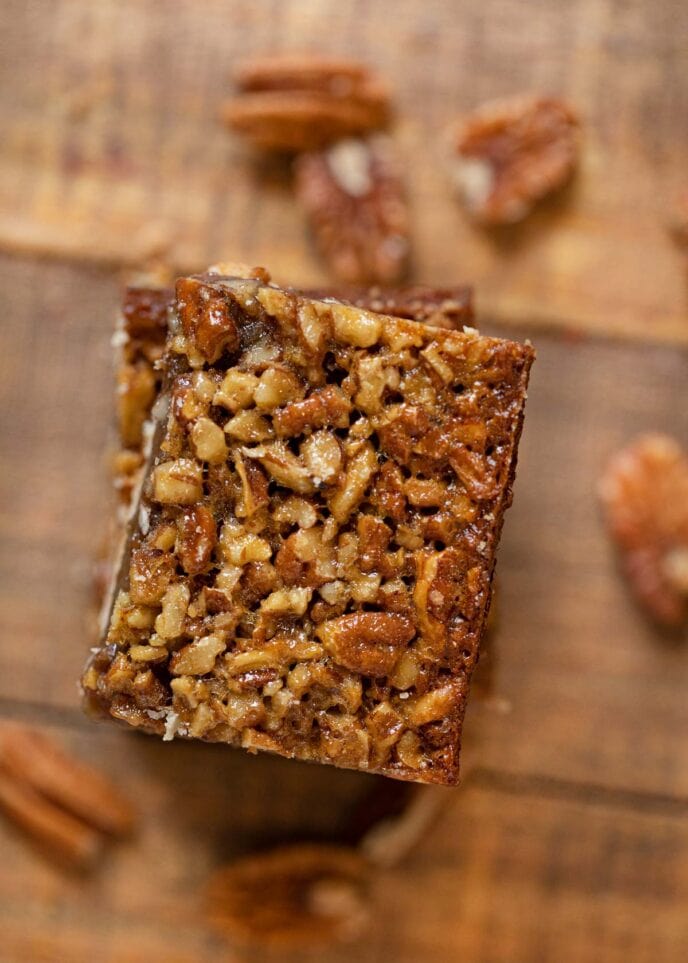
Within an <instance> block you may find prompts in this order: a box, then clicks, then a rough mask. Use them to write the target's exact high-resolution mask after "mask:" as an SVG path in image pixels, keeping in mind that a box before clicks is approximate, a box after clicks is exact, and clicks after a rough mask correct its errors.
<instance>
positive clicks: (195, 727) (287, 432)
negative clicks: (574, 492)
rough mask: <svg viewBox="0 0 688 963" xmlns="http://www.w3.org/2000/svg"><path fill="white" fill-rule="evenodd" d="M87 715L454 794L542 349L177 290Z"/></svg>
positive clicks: (195, 287)
mask: <svg viewBox="0 0 688 963" xmlns="http://www.w3.org/2000/svg"><path fill="white" fill-rule="evenodd" d="M170 319H171V321H170V324H171V329H170V334H169V337H168V341H167V348H166V354H165V364H164V368H165V381H164V385H163V391H162V394H161V396H160V398H159V399H158V401H157V403H156V405H155V410H156V414H157V425H156V428H155V430H154V433H153V437H152V439H151V445H152V451H151V453H150V457H149V461H148V464H147V466H146V467H145V469H144V480H143V486H142V490H141V492H140V495H139V496H138V497H136V498H135V500H134V501H135V504H134V514H133V518H134V521H133V522H132V524H131V530H130V532H129V538H128V544H127V547H126V549H125V551H124V553H123V558H122V564H121V566H120V570H119V572H118V573H117V578H116V585H115V591H114V593H113V602H112V606H111V609H110V611H109V615H108V622H107V626H106V628H105V631H104V637H103V641H102V646H101V648H100V649H99V651H98V652H97V653H96V655H95V656H94V658H93V659H92V660H91V662H90V664H89V666H88V667H87V669H86V671H85V674H84V678H83V685H84V689H85V691H86V693H87V696H88V701H89V702H90V704H91V705H92V706H93V707H99V708H100V709H101V710H103V711H105V712H106V713H108V714H109V715H111V716H113V717H115V718H117V719H121V720H124V721H125V722H127V723H129V724H130V725H132V726H136V727H139V728H143V729H145V730H148V731H151V732H154V733H158V734H160V735H163V736H165V737H167V738H171V737H172V736H174V735H178V736H185V737H190V738H196V739H204V740H207V741H213V742H226V743H230V744H232V745H237V746H243V747H244V748H247V749H249V750H257V749H264V750H268V751H272V752H276V753H279V754H281V755H285V756H289V757H294V758H298V759H306V760H311V761H316V762H325V763H332V764H335V765H338V766H345V767H350V768H355V769H363V770H367V771H369V772H378V773H383V774H385V775H389V776H395V777H398V778H402V779H411V780H416V781H420V782H438V783H449V784H451V783H454V782H456V779H457V776H458V754H459V741H460V730H461V722H462V718H463V712H464V708H465V702H466V696H467V691H468V684H469V680H470V675H471V672H472V669H473V667H474V665H475V662H476V659H477V655H478V644H479V640H480V635H481V632H482V628H483V625H484V622H485V617H486V614H487V609H488V606H489V597H490V582H491V578H492V571H493V567H494V555H495V549H496V543H497V540H498V536H499V532H500V529H501V524H502V517H503V513H504V510H505V509H506V507H507V506H508V504H509V500H510V497H511V483H512V481H513V474H514V468H515V462H516V448H517V444H518V436H519V433H520V428H521V422H522V415H523V405H524V400H525V390H526V383H527V378H528V370H529V368H530V364H531V362H532V358H533V353H532V350H531V348H530V347H528V346H523V345H519V344H514V343H511V342H507V341H501V340H497V339H493V338H484V337H480V336H479V335H478V334H477V333H476V332H473V331H471V330H468V331H466V332H459V331H456V330H450V329H446V328H445V329H442V328H437V327H431V326H430V325H427V324H424V323H419V322H417V321H414V320H408V319H404V318H398V317H397V318H395V317H391V316H385V315H382V314H378V313H375V312H373V311H369V310H366V309H365V308H361V307H358V306H354V305H353V304H350V303H345V302H343V301H339V300H335V299H333V298H325V299H322V300H318V299H317V298H313V297H306V296H304V295H301V294H298V293H296V292H293V291H287V290H281V289H279V288H277V287H275V286H273V285H271V284H270V283H269V281H268V278H267V276H266V275H265V274H264V273H261V272H256V274H255V276H252V277H227V276H223V275H221V274H215V273H209V274H207V275H204V276H198V277H189V278H184V279H182V280H180V281H179V282H178V283H177V287H176V296H175V299H174V304H173V306H172V309H171V311H170Z"/></svg>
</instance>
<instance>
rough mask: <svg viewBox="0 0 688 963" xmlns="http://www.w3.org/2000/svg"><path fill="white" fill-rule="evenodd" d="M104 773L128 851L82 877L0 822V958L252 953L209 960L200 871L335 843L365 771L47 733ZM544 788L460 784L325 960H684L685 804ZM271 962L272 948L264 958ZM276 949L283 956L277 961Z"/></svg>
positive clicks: (214, 946) (139, 740) (73, 960)
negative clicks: (121, 809)
mask: <svg viewBox="0 0 688 963" xmlns="http://www.w3.org/2000/svg"><path fill="white" fill-rule="evenodd" d="M59 735H60V738H62V739H66V740H67V742H68V743H69V744H70V746H71V747H72V748H73V749H74V750H75V751H78V753H79V754H80V755H81V756H82V757H83V758H87V759H91V760H93V761H94V762H99V764H100V765H106V766H107V769H108V770H109V771H110V773H112V774H113V775H115V777H116V778H117V779H118V781H119V782H120V783H121V785H122V786H123V787H126V789H127V791H128V792H129V793H131V794H132V796H133V798H135V799H136V801H137V805H138V806H139V807H140V811H141V815H142V827H141V832H140V834H139V837H138V838H137V839H136V841H135V842H133V843H132V844H128V845H124V846H120V847H118V848H116V849H114V850H113V851H112V853H111V854H110V857H109V859H108V861H107V864H106V865H105V866H104V867H103V870H102V871H101V872H100V873H99V874H96V876H94V877H92V878H86V879H80V878H78V877H70V876H66V875H65V874H64V873H63V872H62V871H60V870H59V869H58V868H56V867H55V866H53V865H52V864H50V863H48V862H46V861H44V860H43V859H41V858H40V857H39V856H37V855H36V853H35V852H34V851H33V850H32V849H31V848H29V847H27V846H26V844H25V843H24V841H23V840H21V839H20V838H19V837H17V836H16V835H15V834H13V833H12V832H11V831H10V830H9V829H7V828H6V827H5V826H4V825H0V845H2V851H3V865H2V870H1V871H0V931H1V932H2V934H3V953H4V954H5V955H4V956H3V959H7V960H12V963H18V961H24V960H26V961H29V960H31V961H34V960H46V961H47V960H50V961H52V960H57V959H59V960H60V961H61V963H85V961H90V960H93V959H98V960H99V961H100V960H103V961H106V963H115V961H116V963H121V961H126V963H139V961H141V963H142V961H144V960H147V959H151V958H153V957H155V958H161V959H165V960H167V959H169V960H172V961H176V963H182V961H183V963H190V961H192V960H197V959H206V958H219V959H230V960H231V959H240V960H245V961H248V960H256V959H263V958H264V957H263V956H262V954H260V953H257V952H256V951H255V949H253V950H250V951H248V952H246V953H239V952H237V953H236V955H234V954H233V953H232V952H231V951H230V952H225V950H224V949H223V944H222V943H221V942H220V941H219V940H218V939H217V938H215V937H214V936H213V935H212V934H211V933H210V931H209V930H208V928H207V926H206V924H205V922H204V919H203V914H202V892H203V886H204V884H205V881H206V879H207V876H208V873H209V872H211V871H212V869H213V868H214V867H215V866H217V865H219V864H221V863H222V862H223V861H225V860H226V859H228V858H229V857H231V855H232V854H234V853H236V852H239V851H242V850H245V849H247V848H253V847H255V846H259V845H261V844H263V845H264V844H265V843H266V842H268V841H274V840H275V839H281V840H284V839H289V838H293V837H294V836H301V837H303V836H304V835H305V836H308V837H310V838H317V837H318V836H321V835H327V836H328V837H331V836H333V835H334V836H335V837H336V835H337V832H338V830H339V825H338V821H337V820H338V819H340V820H341V818H342V816H343V815H344V814H345V813H346V811H347V807H348V806H350V805H351V804H352V803H353V802H354V800H355V797H356V796H357V795H360V792H361V789H362V787H363V786H365V787H367V786H369V785H371V784H372V783H374V782H375V781H376V780H375V779H374V778H373V777H365V776H360V775H355V774H347V773H339V772H336V771H335V770H329V769H322V768H319V767H315V766H313V767H308V766H306V765H304V764H299V763H287V762H285V761H283V760H279V759H268V758H265V757H263V758H256V759H247V758H246V757H245V756H243V755H241V754H240V753H236V752H223V751H222V749H219V748H218V747H207V746H206V747H190V746H188V745H182V744H179V743H174V744H171V745H163V744H161V743H157V742H154V741H152V740H148V739H144V738H143V737H137V736H131V735H126V734H122V733H116V732H114V731H113V730H111V729H108V728H105V727H103V728H101V729H99V730H98V729H87V730H79V731H74V730H72V731H64V730H63V731H62V732H60V733H59ZM545 789H546V787H544V788H543V787H542V786H538V784H537V783H534V784H533V785H532V786H530V787H528V786H527V785H521V786H510V785H509V783H508V781H504V780H502V781H501V782H498V783H494V782H488V781H486V780H485V779H484V778H483V779H481V778H479V776H478V775H476V778H475V779H474V780H473V781H470V780H469V782H468V783H467V785H466V787H465V788H464V789H459V790H457V791H455V792H452V791H451V790H450V791H448V799H450V800H451V802H450V803H449V808H448V809H447V810H446V811H445V812H444V813H443V814H442V816H441V817H440V819H439V821H438V822H437V824H436V825H435V827H434V828H433V829H432V830H431V831H430V832H429V834H428V836H427V838H426V839H424V840H423V842H422V843H421V844H420V845H419V846H418V848H417V849H416V851H415V852H414V853H413V854H412V855H411V856H410V857H409V858H408V859H407V861H406V862H405V863H404V864H403V865H402V866H401V867H398V868H396V869H392V870H389V871H384V872H382V871H379V872H378V873H377V874H376V875H375V877H374V880H373V890H372V897H371V911H372V915H373V920H374V925H373V927H372V928H371V930H370V931H369V932H368V933H367V934H366V936H365V938H364V939H363V940H362V941H361V942H359V943H357V944H355V945H354V946H351V947H346V948H341V949H340V948H333V949H332V950H331V951H328V952H323V953H319V954H318V956H317V958H318V959H319V960H323V961H325V963H328V961H329V963H344V961H346V960H350V959H352V958H354V956H355V958H356V959H360V960H361V961H362V963H374V961H378V960H380V959H386V958H389V959H395V960H399V961H400V963H418V961H420V960H422V961H423V963H444V961H448V960H454V959H467V960H470V961H471V963H492V961H497V960H509V963H521V961H522V963H537V961H543V963H544V961H550V960H554V959H556V960H557V961H561V963H587V961H588V960H591V959H596V960H604V961H605V963H617V961H618V963H627V961H628V960H631V959H632V960H633V963H675V961H677V960H680V959H683V958H685V955H686V953H688V926H687V924H686V918H685V904H686V899H688V816H687V814H686V811H685V807H684V808H683V809H682V810H681V809H676V808H674V809H668V808H667V807H662V806H658V805H652V804H651V803H648V804H646V805H633V806H629V805H628V803H627V801H626V800H624V799H623V798H622V797H618V796H615V795H614V794H609V795H608V797H607V798H606V799H603V800H600V799H599V798H592V799H591V798H587V797H586V795H585V793H584V792H579V793H577V794H576V795H575V796H571V795H569V797H568V798H567V797H566V794H564V795H563V796H555V797H548V796H547V794H546V791H545ZM269 958H271V959H272V958H274V957H269ZM277 958H279V959H280V960H281V959H284V960H287V959H292V958H294V959H298V958H303V957H302V956H298V955H296V956H294V957H290V956H289V955H288V954H278V956H277Z"/></svg>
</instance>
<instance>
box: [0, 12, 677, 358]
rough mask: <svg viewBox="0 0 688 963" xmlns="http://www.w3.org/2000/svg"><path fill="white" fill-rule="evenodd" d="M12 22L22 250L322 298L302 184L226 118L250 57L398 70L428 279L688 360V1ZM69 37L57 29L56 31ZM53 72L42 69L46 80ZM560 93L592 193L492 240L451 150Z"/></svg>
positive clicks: (5, 61)
mask: <svg viewBox="0 0 688 963" xmlns="http://www.w3.org/2000/svg"><path fill="white" fill-rule="evenodd" d="M617 7H618V4H617V3H616V0H572V2H570V3H563V2H559V3H554V4H553V3H550V2H549V0H533V2H531V3H529V4H528V5H527V7H524V5H523V4H522V3H521V2H520V0H490V2H488V3H468V2H462V3H460V4H458V5H455V4H449V3H447V2H446V0H427V2H425V3H422V4H420V3H417V2H416V0H399V2H397V3H395V5H394V24H393V35H392V34H391V33H390V28H391V25H390V22H389V5H388V4H387V3H385V2H384V0H373V2H369V0H353V2H350V3H348V4H344V5H342V4H340V3H336V2H335V0H321V2H320V3H318V4H317V5H316V4H313V3H312V2H310V0H290V2H289V3H280V2H275V0H257V2H252V3H248V2H234V3H232V4H226V3H224V2H222V0H207V2H205V3H204V4H203V12H202V15H199V10H198V4H197V3H195V2H193V0H167V2H166V3H165V4H159V3H155V2H154V0H146V2H137V0H124V2H115V0H104V2H100V3H98V4H92V3H89V2H87V0H28V2H26V0H6V2H5V4H4V12H5V17H4V21H5V23H4V27H5V29H4V30H3V37H2V41H0V43H1V44H2V46H1V47H0V54H1V56H0V81H2V83H0V110H1V111H2V116H3V120H4V126H3V138H2V143H1V145H0V212H1V213H0V246H2V247H4V248H5V249H7V250H11V251H27V252H34V253H35V252H42V253H45V254H48V255H53V256H61V257H73V258H76V259H80V260H94V261H98V262H104V263H110V264H112V263H114V264H121V263H131V262H136V261H138V260H140V259H142V258H144V257H146V256H150V255H152V254H156V253H158V252H164V253H165V254H166V255H167V256H168V257H169V258H170V259H171V260H172V261H173V262H175V263H177V264H178V265H179V266H181V267H184V268H199V267H203V266H205V265H207V264H208V263H210V262H213V261H217V260H218V259H233V260H236V259H242V260H249V261H251V262H261V263H262V262H265V263H266V264H269V265H270V266H271V268H272V270H273V272H274V273H275V275H276V276H277V277H281V278H284V279H286V280H289V281H290V282H292V283H298V282H303V283H319V282H321V281H323V280H324V277H323V274H322V269H321V267H320V265H319V264H318V262H317V260H316V258H315V256H314V254H313V253H312V250H311V247H310V244H309V241H308V239H307V237H306V234H305V230H304V224H303V219H302V216H301V214H300V213H299V211H298V210H297V208H296V205H295V204H294V202H293V198H292V196H291V192H290V190H289V187H288V180H289V178H288V173H287V172H286V171H284V170H280V169H278V168H275V167H271V166H270V165H265V164H260V163H257V162H256V159H255V158H253V157H251V156H249V155H248V154H247V153H246V151H245V150H244V149H243V147H242V145H241V144H240V143H238V141H237V140H236V139H233V138H232V137H230V135H229V134H228V133H227V132H226V131H225V130H223V129H222V127H221V126H220V124H219V122H218V120H217V114H218V109H219V106H220V103H221V101H222V99H223V97H224V96H225V94H226V93H227V91H228V90H229V79H228V78H229V73H230V69H231V66H232V64H233V62H234V61H235V60H236V59H237V57H243V56H246V55H248V54H250V53H253V52H257V53H266V52H267V53H269V52H271V51H273V50H277V51H294V50H298V51H303V50H316V51H321V52H329V53H333V54H344V55H346V54H351V55H353V56H356V57H359V58H361V59H363V60H365V61H367V62H369V63H370V64H373V65H376V66H377V67H378V68H379V69H380V71H381V72H382V73H383V74H384V75H385V76H386V77H387V78H388V79H389V80H390V82H391V83H392V85H393V87H394V89H395V91H396V92H397V101H398V116H399V122H398V137H399V141H400V145H401V148H402V151H403V153H404V155H405V157H406V162H407V167H408V176H409V186H410V192H411V198H412V202H413V210H414V229H415V238H416V256H415V265H416V267H415V276H416V278H417V279H418V280H421V281H427V282H438V283H439V282H456V281H463V280H464V279H469V280H471V281H473V282H475V283H476V284H477V285H478V290H479V306H480V307H481V308H482V310H484V311H486V312H488V313H490V314H492V315H494V316H498V317H499V318H500V319H504V320H505V321H507V322H513V321H516V322H519V323H521V324H533V323H542V322H547V323H548V324H555V325H559V326H564V327H571V326H574V327H581V328H585V329H589V330H595V331H606V332H613V333H615V334H618V335H623V336H628V337H638V338H642V339H652V340H661V341H674V342H682V343H686V342H688V317H687V315H688V283H687V279H686V276H685V270H684V266H683V262H682V259H681V257H680V254H679V252H678V251H676V250H675V249H674V248H673V246H672V243H671V241H670V239H669V238H668V235H667V233H666V229H665V222H666V220H667V216H668V211H669V209H670V206H671V203H672V200H673V198H674V196H675V194H676V193H677V192H678V190H679V189H680V188H681V187H685V186H686V183H685V182H686V170H687V169H688V125H686V123H685V119H686V116H688V83H687V82H686V75H687V71H686V67H688V53H687V51H688V16H686V12H685V6H684V4H683V3H682V2H681V0H662V3H661V4H648V3H645V2H643V0H631V2H629V3H624V4H623V14H622V15H620V14H619V13H618V10H617ZM48 25H49V27H48ZM37 64H39V65H40V69H36V65H37ZM522 90H525V91H528V90H535V91H542V92H552V93H555V94H562V95H565V96H567V97H568V98H570V99H571V101H572V102H573V103H574V104H575V105H576V106H577V107H578V109H579V110H580V113H581V115H582V118H583V122H584V129H585V150H584V155H583V162H582V165H581V170H580V174H579V176H578V178H577V181H576V183H575V184H574V185H573V186H572V188H571V189H570V190H569V191H567V192H566V194H565V195H563V196H561V197H559V198H557V199H554V200H552V201H551V202H550V203H547V204H545V205H544V206H543V207H542V208H540V209H539V210H538V212H537V213H536V214H535V215H534V216H533V217H532V218H530V219H529V220H528V221H527V222H526V223H525V224H524V225H522V226H520V227H515V228H512V229H509V230H506V231H501V232H498V233H496V234H495V233H491V234H490V233H485V232H484V231H481V230H479V229H477V228H473V227H472V226H471V225H470V224H469V223H468V221H467V219H466V218H465V216H464V214H463V212H462V211H461V210H460V207H459V205H458V203H457V202H456V201H455V200H454V199H453V198H452V190H451V187H450V184H449V179H448V176H447V172H446V169H445V167H446V165H445V160H446V157H445V146H444V133H443V132H444V130H445V128H446V126H447V124H448V123H450V122H452V121H453V120H454V119H455V118H456V117H457V116H459V115H460V114H462V113H464V112H466V111H468V110H470V109H471V108H472V107H474V106H476V105H477V104H479V103H480V102H482V101H484V100H485V99H487V98H490V97H493V96H501V95H505V94H509V93H513V92H518V91H522Z"/></svg>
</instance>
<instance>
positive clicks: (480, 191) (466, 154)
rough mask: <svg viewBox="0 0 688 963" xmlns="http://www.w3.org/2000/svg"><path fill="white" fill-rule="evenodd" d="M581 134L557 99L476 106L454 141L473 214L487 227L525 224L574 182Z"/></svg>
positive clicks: (522, 98)
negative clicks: (543, 200)
mask: <svg viewBox="0 0 688 963" xmlns="http://www.w3.org/2000/svg"><path fill="white" fill-rule="evenodd" d="M578 134H579V128H578V119H577V117H576V115H575V113H574V112H573V110H572V109H571V108H570V107H569V106H568V105H567V104H566V103H564V102H563V101H561V100H557V99H556V98H553V97H534V96H518V97H509V98H505V99H503V100H494V101H490V102H489V103H487V104H484V105H483V106H482V107H480V108H478V110H476V111H474V112H473V113H472V114H471V115H470V116H469V117H468V118H467V119H466V120H465V121H464V123H463V124H462V125H461V127H460V129H459V131H458V134H457V135H456V141H455V150H456V153H457V155H458V158H457V159H456V160H455V162H454V175H455V179H456V183H457V185H458V187H459V189H460V191H461V193H462V195H463V198H464V201H465V203H466V206H467V207H468V210H469V211H470V213H471V214H472V215H473V216H474V217H475V218H476V220H479V221H482V222H484V223H486V224H506V223H511V222H514V221H520V220H522V219H523V218H524V217H525V216H526V215H527V214H528V213H529V212H530V210H531V208H532V207H533V205H534V204H535V203H536V202H537V201H539V200H540V199H541V198H543V197H545V196H546V195H547V194H550V193H551V192H552V191H555V190H557V189H558V188H560V187H563V186H564V184H565V183H566V182H567V181H568V180H569V179H570V177H571V175H572V173H573V170H574V168H575V166H576V162H577V159H578V141H579V136H578Z"/></svg>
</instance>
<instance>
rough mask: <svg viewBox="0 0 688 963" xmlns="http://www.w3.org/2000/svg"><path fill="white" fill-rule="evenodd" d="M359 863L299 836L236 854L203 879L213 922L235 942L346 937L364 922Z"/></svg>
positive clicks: (349, 852) (300, 942)
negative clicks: (264, 849) (250, 852)
mask: <svg viewBox="0 0 688 963" xmlns="http://www.w3.org/2000/svg"><path fill="white" fill-rule="evenodd" d="M365 883H366V862H365V860H364V859H363V857H361V856H359V855H358V853H356V851H355V850H353V849H347V848H345V847H343V846H332V845H317V844H313V843H302V844H300V845H293V846H285V847H282V848H280V849H276V850H272V851H269V852H267V853H259V854H253V855H248V856H244V857H243V858H242V859H238V860H237V861H236V862H234V863H232V864H230V865H229V866H224V867H222V868H220V869H218V870H217V871H216V872H215V874H214V875H213V877H212V878H211V880H210V884H209V886H208V913H209V916H210V919H211V921H212V922H213V923H214V924H215V926H216V927H217V928H218V929H219V930H221V931H222V932H224V933H226V934H227V935H228V936H229V937H231V938H232V939H239V940H241V941H242V942H248V943H256V944H269V945H282V946H285V945H290V946H293V947H294V948H298V947H302V946H308V945H313V944H322V943H328V942H330V941H332V940H337V939H348V938H352V937H353V936H355V935H357V934H358V933H359V932H360V930H361V928H362V927H363V926H364V925H365V922H366V919H367V913H366V910H365V902H364V894H365Z"/></svg>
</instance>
